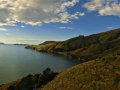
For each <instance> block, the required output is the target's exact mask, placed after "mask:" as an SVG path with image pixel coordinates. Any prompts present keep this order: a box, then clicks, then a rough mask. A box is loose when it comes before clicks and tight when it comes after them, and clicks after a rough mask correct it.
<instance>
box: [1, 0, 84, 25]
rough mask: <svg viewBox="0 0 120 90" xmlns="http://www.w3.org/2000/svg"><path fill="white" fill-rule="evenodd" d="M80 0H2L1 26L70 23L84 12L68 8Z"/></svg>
mask: <svg viewBox="0 0 120 90" xmlns="http://www.w3.org/2000/svg"><path fill="white" fill-rule="evenodd" d="M78 2H79V0H1V1H0V26H3V25H15V23H16V22H22V23H25V24H30V25H39V24H42V23H50V22H52V23H56V22H60V23H68V22H70V20H71V19H77V18H79V17H80V16H83V15H84V13H81V12H76V13H74V14H69V13H68V11H67V9H68V8H71V7H73V6H74V5H76V3H78Z"/></svg>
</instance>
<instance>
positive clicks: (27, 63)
mask: <svg viewBox="0 0 120 90" xmlns="http://www.w3.org/2000/svg"><path fill="white" fill-rule="evenodd" d="M78 63H79V62H78V61H76V60H74V59H69V58H65V57H62V56H56V55H50V54H46V53H40V52H36V51H34V50H29V49H25V48H24V46H17V45H0V83H7V82H10V81H14V80H17V79H19V78H22V77H24V76H26V75H28V74H36V73H41V72H42V71H43V70H44V69H46V68H47V67H50V68H51V69H52V70H54V71H62V70H63V69H66V68H68V67H71V66H74V65H76V64H78Z"/></svg>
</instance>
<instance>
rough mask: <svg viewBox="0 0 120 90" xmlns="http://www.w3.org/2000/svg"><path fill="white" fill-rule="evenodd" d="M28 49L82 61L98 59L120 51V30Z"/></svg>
mask: <svg viewBox="0 0 120 90" xmlns="http://www.w3.org/2000/svg"><path fill="white" fill-rule="evenodd" d="M26 48H31V49H34V50H37V51H39V52H47V53H53V54H60V55H64V56H68V57H73V58H78V59H80V60H82V61H86V60H91V59H96V58H98V57H104V56H106V55H109V54H111V53H113V52H117V51H118V50H120V29H115V30H111V31H108V32H102V33H98V34H93V35H89V36H82V35H81V36H78V37H75V38H72V39H68V40H66V41H62V42H55V41H52V42H48V41H47V42H44V43H43V44H39V45H30V46H27V47H26Z"/></svg>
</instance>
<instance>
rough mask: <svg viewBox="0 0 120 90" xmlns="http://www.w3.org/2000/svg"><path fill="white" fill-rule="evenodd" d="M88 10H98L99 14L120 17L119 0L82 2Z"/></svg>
mask: <svg viewBox="0 0 120 90" xmlns="http://www.w3.org/2000/svg"><path fill="white" fill-rule="evenodd" d="M84 7H85V8H86V9H87V10H88V11H98V13H99V14H100V15H101V16H107V15H113V16H118V17H120V1H119V0H91V1H90V2H87V3H85V4H84Z"/></svg>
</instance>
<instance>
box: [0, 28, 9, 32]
mask: <svg viewBox="0 0 120 90" xmlns="http://www.w3.org/2000/svg"><path fill="white" fill-rule="evenodd" d="M0 31H2V32H7V31H8V29H6V28H0Z"/></svg>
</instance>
